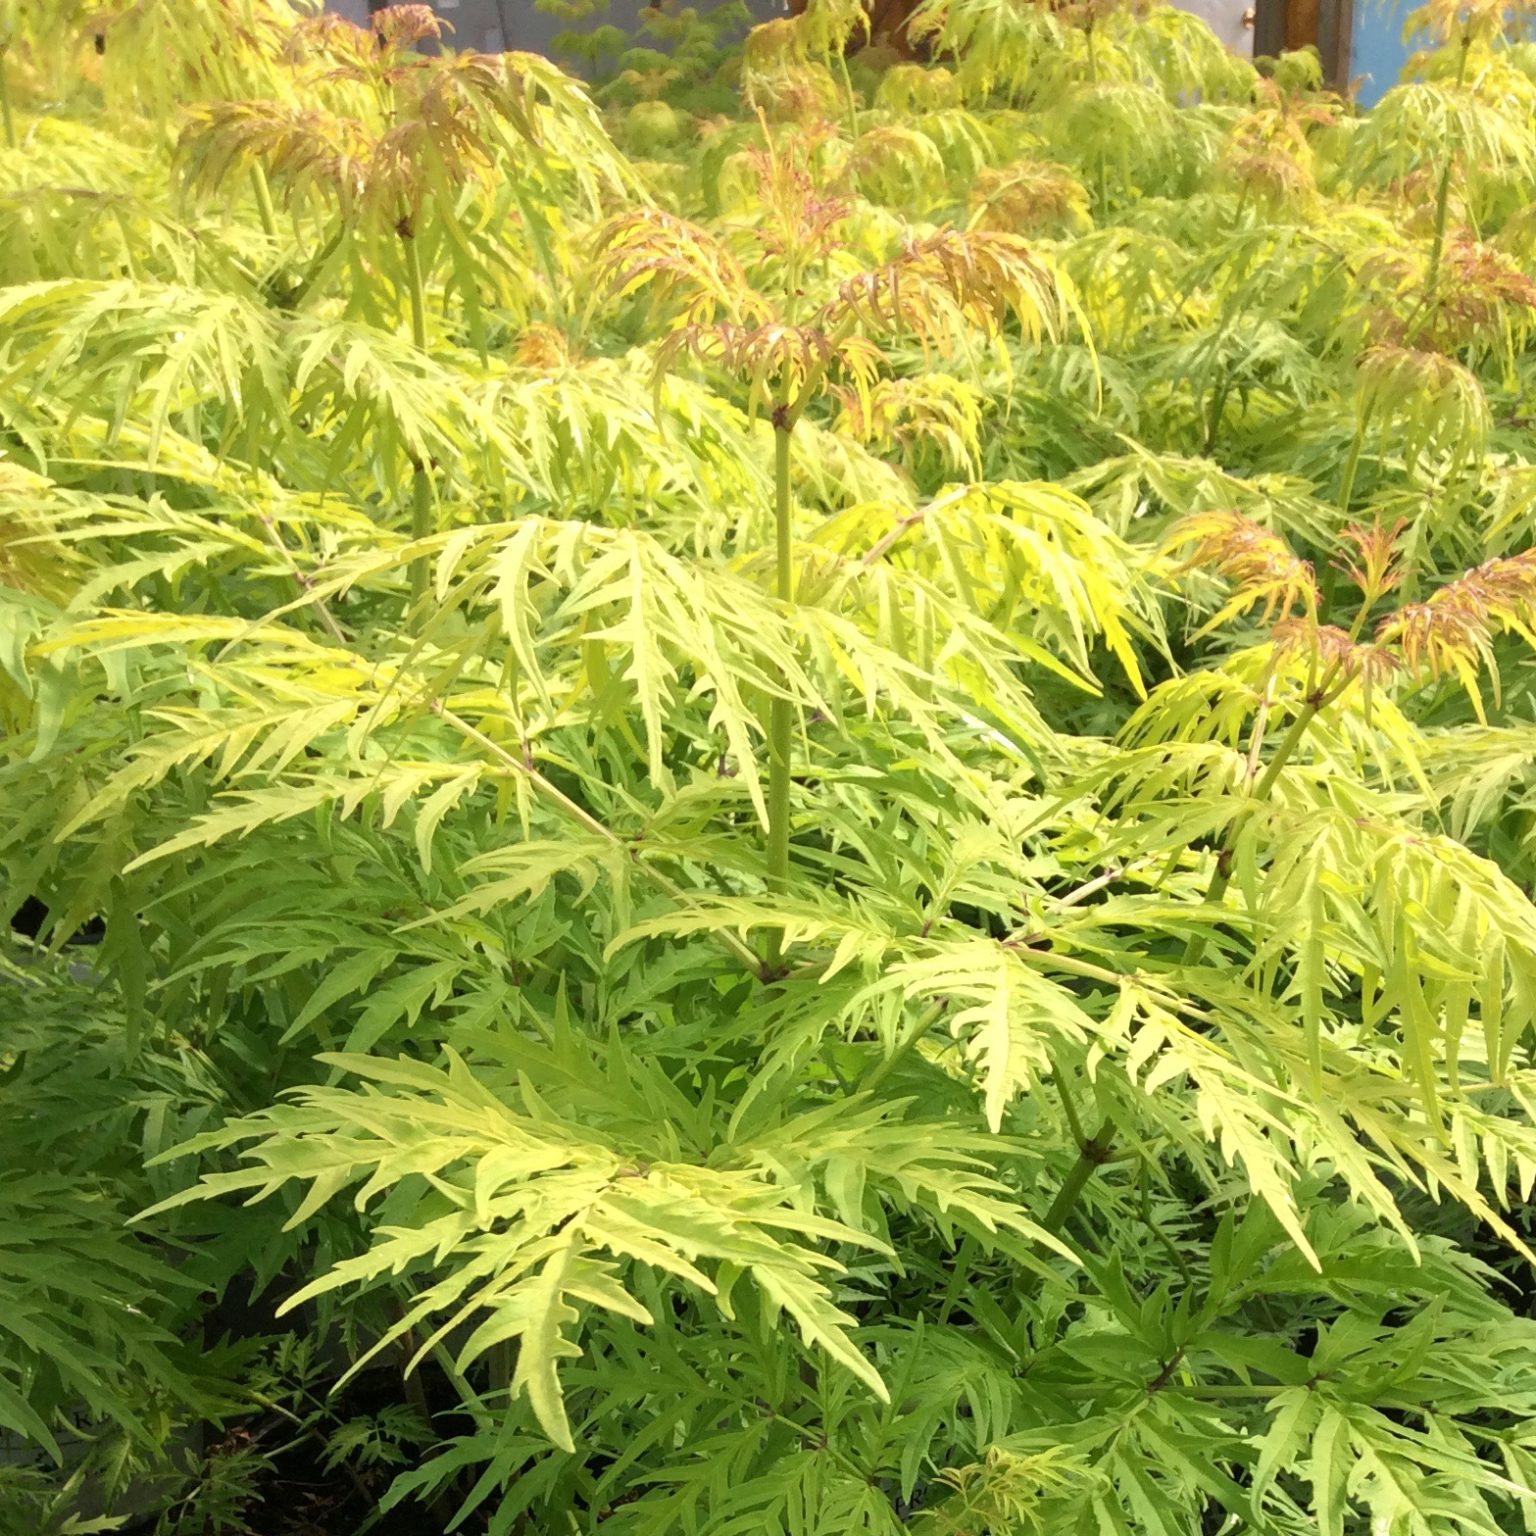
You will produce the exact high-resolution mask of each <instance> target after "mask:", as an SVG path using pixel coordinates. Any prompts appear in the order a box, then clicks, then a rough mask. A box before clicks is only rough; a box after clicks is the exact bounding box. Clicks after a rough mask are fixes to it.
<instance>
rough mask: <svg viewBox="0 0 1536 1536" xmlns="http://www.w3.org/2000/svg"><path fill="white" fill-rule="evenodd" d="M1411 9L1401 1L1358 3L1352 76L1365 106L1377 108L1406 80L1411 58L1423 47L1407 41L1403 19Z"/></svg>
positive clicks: (1363, 0) (1352, 42) (1351, 51)
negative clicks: (1377, 105) (1405, 71)
mask: <svg viewBox="0 0 1536 1536" xmlns="http://www.w3.org/2000/svg"><path fill="white" fill-rule="evenodd" d="M1409 9H1410V7H1409V6H1406V5H1403V4H1401V3H1399V0H1355V9H1354V36H1353V37H1352V38H1351V39H1350V45H1349V77H1350V79H1351V80H1353V81H1354V82H1356V97H1357V99H1358V100H1359V102H1360V104H1361V106H1365V107H1374V106H1375V105H1376V103H1377V102H1378V101H1380V100H1381V98H1382V96H1383V95H1384V94H1385V93H1386V92H1387V91H1389V90H1391V88H1392V87H1393V86H1394V85H1396V84H1397V82H1398V81H1399V79H1401V77H1402V73H1403V65H1404V64H1406V63H1407V62H1408V55H1409V54H1411V53H1416V52H1417V51H1418V49H1419V47H1420V46H1421V44H1420V43H1419V41H1418V40H1417V39H1414V40H1413V41H1405V40H1404V37H1403V18H1404V16H1405V15H1406V13H1407V12H1408V10H1409Z"/></svg>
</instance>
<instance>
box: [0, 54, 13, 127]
mask: <svg viewBox="0 0 1536 1536" xmlns="http://www.w3.org/2000/svg"><path fill="white" fill-rule="evenodd" d="M9 57H10V49H9V48H0V119H3V120H4V122H5V147H6V148H7V149H15V148H16V120H15V118H13V117H12V116H11V77H10V73H9V71H8V70H7V67H6V64H7V60H8V59H9Z"/></svg>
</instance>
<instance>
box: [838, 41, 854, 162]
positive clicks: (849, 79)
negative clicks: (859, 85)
mask: <svg viewBox="0 0 1536 1536" xmlns="http://www.w3.org/2000/svg"><path fill="white" fill-rule="evenodd" d="M837 62H838V66H839V68H840V69H841V70H842V75H843V90H844V92H845V93H846V94H847V97H848V138H849V140H850V141H851V142H853V143H855V144H856V143H858V140H859V98H858V96H857V95H856V94H855V92H854V89H853V76H852V75H850V74H849V73H848V56H847V55H846V54H844V53H839V54H838V56H837Z"/></svg>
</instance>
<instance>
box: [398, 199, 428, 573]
mask: <svg viewBox="0 0 1536 1536" xmlns="http://www.w3.org/2000/svg"><path fill="white" fill-rule="evenodd" d="M401 239H402V241H403V242H404V245H405V274H406V289H407V291H408V293H409V295H410V302H411V341H412V343H413V344H414V345H415V347H416V350H417V351H418V352H425V351H426V350H427V292H426V282H425V279H424V278H423V277H422V272H421V249H420V247H419V246H418V245H417V243H416V234H415V231H414V230H410V229H409V227H408V226H407V227H406V228H403V229H402V230H401ZM431 532H432V481H431V479H430V477H429V476H428V473H427V466H426V465H425V464H423V463H422V462H421V460H420V459H418V460H417V461H416V466H415V469H414V470H413V471H412V474H411V537H412V538H413V539H424V538H426V537H427V535H428V534H429V533H431ZM431 575H432V562H431V561H430V560H429V559H428V558H427V556H425V555H422V556H421V557H420V558H419V559H417V560H413V561H412V562H411V601H412V602H420V601H421V599H422V598H424V597H425V596H426V595H427V584H428V582H429V581H430V579H431Z"/></svg>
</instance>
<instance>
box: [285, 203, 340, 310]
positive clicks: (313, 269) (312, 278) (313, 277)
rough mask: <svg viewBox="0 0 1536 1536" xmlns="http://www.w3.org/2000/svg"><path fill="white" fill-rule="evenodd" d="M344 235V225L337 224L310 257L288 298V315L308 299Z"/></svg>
mask: <svg viewBox="0 0 1536 1536" xmlns="http://www.w3.org/2000/svg"><path fill="white" fill-rule="evenodd" d="M346 234H347V227H346V225H345V224H338V225H337V226H336V228H335V229H334V230H332V231H331V233H330V234H329V235H328V236H327V237H326V241H325V244H324V245H322V246H321V247H320V249H319V250H317V251H316V252H315V254H314V255H313V256H311V257H310V259H309V264H308V265H307V266H306V267H305V268H304V275H303V277H301V278H300V279H299V286H298V287H297V288H295V289H294V290H293V292H292V293H291V294H290V295H289V296H288V303H287V308H288V310H289V312H290V313H292V312H293V311H294V310H296V309H298V308H299V306H300V305H301V304H303V302H304V301H305V299H307V298H308V297H309V293H310V289H312V288H313V287H314V286H315V284H316V283H317V282H318V281H319V279H320V274H321V272H323V271H324V270H325V264H326V262H328V261H329V260H330V259H331V257H332V256H334V255H335V254H336V252H337V250H338V249H339V248H340V246H341V242H342V241H343V240H344V239H345V238H346Z"/></svg>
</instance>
